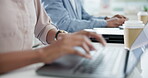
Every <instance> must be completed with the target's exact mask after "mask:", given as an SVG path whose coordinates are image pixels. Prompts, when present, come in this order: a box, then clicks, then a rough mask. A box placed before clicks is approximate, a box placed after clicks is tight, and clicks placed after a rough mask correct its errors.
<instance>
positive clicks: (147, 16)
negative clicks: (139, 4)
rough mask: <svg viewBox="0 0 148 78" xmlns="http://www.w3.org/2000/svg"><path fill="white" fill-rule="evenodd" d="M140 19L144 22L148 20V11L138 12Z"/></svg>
mask: <svg viewBox="0 0 148 78" xmlns="http://www.w3.org/2000/svg"><path fill="white" fill-rule="evenodd" d="M137 15H138V20H139V21H143V23H144V24H147V22H148V13H147V12H138V14H137Z"/></svg>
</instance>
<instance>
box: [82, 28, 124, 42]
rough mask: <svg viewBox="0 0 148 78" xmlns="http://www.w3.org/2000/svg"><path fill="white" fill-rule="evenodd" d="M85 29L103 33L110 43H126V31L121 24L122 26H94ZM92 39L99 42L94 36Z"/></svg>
mask: <svg viewBox="0 0 148 78" xmlns="http://www.w3.org/2000/svg"><path fill="white" fill-rule="evenodd" d="M85 30H86V31H91V32H96V33H98V34H102V36H103V37H104V38H105V40H106V41H107V42H108V43H124V37H123V35H124V32H123V28H121V26H120V28H94V29H85ZM91 40H92V41H93V42H97V41H96V39H94V38H91Z"/></svg>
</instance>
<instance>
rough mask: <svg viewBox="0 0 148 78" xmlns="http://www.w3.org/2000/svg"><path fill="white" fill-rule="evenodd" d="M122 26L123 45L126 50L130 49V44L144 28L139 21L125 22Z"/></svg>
mask: <svg viewBox="0 0 148 78" xmlns="http://www.w3.org/2000/svg"><path fill="white" fill-rule="evenodd" d="M123 26H124V45H125V48H126V49H131V46H132V44H133V43H134V41H135V40H136V38H137V37H138V35H139V34H140V32H141V31H142V30H143V28H144V24H143V23H142V22H141V21H126V22H125V24H123Z"/></svg>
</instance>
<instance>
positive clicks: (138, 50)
mask: <svg viewBox="0 0 148 78" xmlns="http://www.w3.org/2000/svg"><path fill="white" fill-rule="evenodd" d="M146 33H148V24H147V25H146V26H145V27H144V29H143V31H142V32H141V33H140V35H139V36H138V37H137V39H136V40H135V42H134V43H133V45H132V48H131V50H130V51H129V57H128V62H127V67H126V71H125V74H126V75H129V74H130V73H131V72H132V71H133V70H134V68H135V66H136V65H137V63H138V62H139V61H140V58H141V56H142V54H143V53H144V52H145V49H146V48H148V35H147V34H146Z"/></svg>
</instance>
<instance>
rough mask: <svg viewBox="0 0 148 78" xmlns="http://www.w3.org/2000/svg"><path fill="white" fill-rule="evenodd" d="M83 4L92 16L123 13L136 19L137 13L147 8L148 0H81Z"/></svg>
mask: <svg viewBox="0 0 148 78" xmlns="http://www.w3.org/2000/svg"><path fill="white" fill-rule="evenodd" d="M83 5H84V8H85V10H86V11H87V12H88V13H89V14H91V15H94V16H102V15H103V16H112V15H114V14H123V15H125V16H127V17H128V18H129V19H137V13H138V12H139V11H143V10H146V9H147V8H148V0H83Z"/></svg>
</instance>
